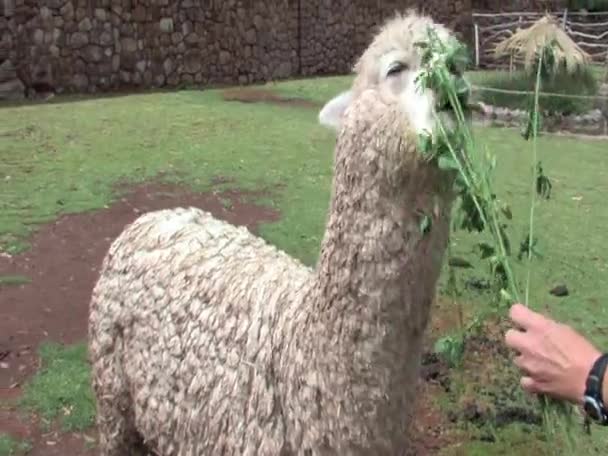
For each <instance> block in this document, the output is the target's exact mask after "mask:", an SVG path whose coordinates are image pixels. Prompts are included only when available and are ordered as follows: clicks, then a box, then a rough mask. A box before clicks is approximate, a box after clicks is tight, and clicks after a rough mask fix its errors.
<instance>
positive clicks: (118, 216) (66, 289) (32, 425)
mask: <svg viewBox="0 0 608 456" xmlns="http://www.w3.org/2000/svg"><path fill="white" fill-rule="evenodd" d="M250 196H252V195H251V193H240V192H236V191H227V192H222V193H204V194H201V193H192V192H189V191H185V190H184V189H180V188H179V187H176V186H170V185H159V184H146V185H142V186H138V187H136V188H132V189H130V190H129V191H128V192H127V193H126V194H125V196H124V197H123V198H121V199H120V200H119V201H117V202H116V203H115V204H113V205H112V206H110V207H108V208H106V209H104V210H100V211H95V212H89V213H82V214H75V215H67V216H63V217H61V218H60V219H58V220H57V221H56V222H54V223H51V224H49V225H46V226H43V227H41V228H40V229H39V230H38V232H37V233H36V235H35V236H34V237H33V239H32V240H31V249H30V250H28V251H27V252H25V253H23V254H21V255H17V256H14V257H10V256H8V255H2V256H0V276H2V275H23V276H26V277H29V278H30V279H31V283H27V284H23V285H14V286H5V287H0V297H1V301H2V305H1V306H0V432H2V433H8V434H10V435H12V436H13V437H15V438H18V439H21V440H28V441H29V442H31V444H32V445H33V448H32V450H31V452H30V453H28V454H29V455H32V456H42V455H44V456H55V455H57V456H59V455H61V456H93V455H96V454H97V452H96V450H95V445H94V442H95V439H96V433H95V430H94V429H91V430H90V431H87V432H86V433H62V432H59V431H58V430H57V429H56V428H55V429H51V430H49V431H44V430H43V428H42V427H41V426H40V422H39V419H38V418H37V417H36V416H29V415H25V414H24V413H22V412H21V411H19V410H18V409H17V408H16V407H15V406H14V405H10V404H12V403H13V402H14V400H16V399H18V398H19V396H20V394H21V386H22V385H23V383H24V381H26V380H27V379H28V378H29V377H30V376H31V375H33V374H34V373H35V372H36V370H37V369H38V367H39V360H38V358H37V355H36V353H37V349H38V347H39V345H40V343H41V342H44V341H47V340H48V341H53V342H60V343H75V342H81V341H83V340H85V339H86V335H87V316H88V302H89V299H90V294H91V290H92V288H93V286H94V283H95V281H96V279H97V274H98V270H99V268H100V265H101V262H102V260H103V257H104V255H105V253H106V251H107V249H108V248H109V246H110V243H111V242H112V240H113V239H114V238H115V237H116V236H118V234H119V233H120V232H121V231H122V230H123V228H124V227H125V225H127V224H128V223H130V222H132V221H134V220H135V218H137V217H138V216H139V215H141V214H142V213H144V212H148V211H152V210H157V209H164V208H171V207H176V206H196V207H200V208H204V209H206V210H208V211H210V212H211V213H213V214H214V215H215V216H217V217H218V218H221V219H224V220H227V221H229V222H231V223H234V224H237V225H245V226H247V227H249V228H250V229H251V230H252V231H253V232H255V231H256V229H257V227H258V225H259V224H260V223H261V222H271V221H275V220H277V219H278V217H279V214H278V213H276V212H275V211H273V210H271V209H269V208H265V207H261V206H257V205H254V204H252V203H250V202H248V199H249V197H250ZM227 201H229V203H230V204H226V202H227ZM440 370H441V366H440V365H438V364H437V363H430V364H428V363H427V366H425V368H424V369H423V378H421V382H420V383H421V388H420V394H419V396H418V406H417V411H416V414H415V416H417V420H416V423H415V425H414V426H413V429H412V439H413V442H414V443H415V445H414V446H413V448H412V449H411V450H412V451H413V453H412V454H416V455H426V454H433V453H434V452H435V451H436V450H438V449H439V448H441V447H442V446H443V445H444V444H445V443H446V439H447V437H446V436H444V435H443V433H442V424H443V420H444V419H443V417H442V415H441V414H440V412H439V411H438V410H437V409H436V408H435V407H434V406H433V405H432V402H431V401H430V399H431V398H432V396H433V394H434V391H435V390H436V389H437V388H440V387H441V386H440V385H439V380H440V379H438V373H439V375H440ZM3 404H4V405H3Z"/></svg>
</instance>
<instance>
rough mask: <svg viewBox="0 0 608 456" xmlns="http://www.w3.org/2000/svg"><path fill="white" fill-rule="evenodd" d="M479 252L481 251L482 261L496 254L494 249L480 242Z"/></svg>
mask: <svg viewBox="0 0 608 456" xmlns="http://www.w3.org/2000/svg"><path fill="white" fill-rule="evenodd" d="M479 250H481V259H482V260H485V259H487V258H490V257H492V256H494V255H495V254H496V248H494V246H492V245H490V244H488V243H486V242H482V243H480V244H479Z"/></svg>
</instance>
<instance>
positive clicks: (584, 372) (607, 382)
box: [577, 350, 608, 404]
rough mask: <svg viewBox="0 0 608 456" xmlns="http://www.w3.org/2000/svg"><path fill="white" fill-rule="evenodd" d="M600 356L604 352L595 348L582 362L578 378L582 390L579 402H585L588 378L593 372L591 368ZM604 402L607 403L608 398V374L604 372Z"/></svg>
mask: <svg viewBox="0 0 608 456" xmlns="http://www.w3.org/2000/svg"><path fill="white" fill-rule="evenodd" d="M600 356H602V352H600V351H599V350H594V351H593V352H592V353H591V354H590V355H589V357H588V358H587V359H586V360H585V361H584V362H583V363H581V369H580V374H579V380H578V382H577V383H578V385H579V388H580V390H581V392H582V394H580V395H579V402H581V403H582V402H584V396H585V390H586V389H587V379H588V378H589V374H590V373H591V369H592V368H593V365H594V364H595V362H596V361H597V360H598V359H599V358H600ZM601 384H602V398H601V399H602V402H603V403H604V404H606V403H607V402H606V400H607V399H608V397H607V393H608V376H607V375H606V374H604V378H603V379H602V383H601Z"/></svg>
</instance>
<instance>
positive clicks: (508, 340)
mask: <svg viewBox="0 0 608 456" xmlns="http://www.w3.org/2000/svg"><path fill="white" fill-rule="evenodd" d="M505 344H507V347H509V348H511V349H513V350H515V351H517V352H520V353H521V352H524V351H528V346H529V344H530V337H529V335H528V334H526V333H525V332H523V331H519V330H517V329H509V330H508V331H507V332H506V333H505Z"/></svg>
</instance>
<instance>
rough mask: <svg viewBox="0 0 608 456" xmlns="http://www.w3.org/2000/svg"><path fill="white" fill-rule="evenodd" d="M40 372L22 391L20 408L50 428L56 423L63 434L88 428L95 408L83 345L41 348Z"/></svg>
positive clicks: (46, 346) (84, 346)
mask: <svg viewBox="0 0 608 456" xmlns="http://www.w3.org/2000/svg"><path fill="white" fill-rule="evenodd" d="M40 357H41V360H42V365H43V367H42V370H41V371H40V372H39V373H38V374H37V375H36V376H35V377H34V378H33V379H32V380H31V382H30V383H28V384H27V385H26V387H25V389H24V394H23V398H22V400H21V405H22V406H23V407H24V408H25V409H27V410H30V411H33V412H35V413H37V414H39V415H40V416H41V418H42V419H43V420H44V422H45V424H47V425H49V424H50V423H52V422H53V421H55V420H59V423H60V425H61V427H62V428H63V429H64V430H66V431H77V430H84V429H87V428H89V427H90V426H91V425H92V424H93V423H94V418H95V405H94V400H93V395H92V391H91V388H90V371H89V364H88V362H87V348H86V345H85V344H79V345H74V346H69V347H62V346H59V345H56V344H47V345H43V346H42V347H41V348H40Z"/></svg>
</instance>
